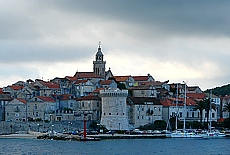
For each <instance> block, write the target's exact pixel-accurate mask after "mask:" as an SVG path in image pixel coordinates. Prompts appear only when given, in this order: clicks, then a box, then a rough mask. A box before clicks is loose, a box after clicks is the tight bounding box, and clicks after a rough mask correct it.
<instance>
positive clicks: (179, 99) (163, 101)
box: [161, 98, 197, 107]
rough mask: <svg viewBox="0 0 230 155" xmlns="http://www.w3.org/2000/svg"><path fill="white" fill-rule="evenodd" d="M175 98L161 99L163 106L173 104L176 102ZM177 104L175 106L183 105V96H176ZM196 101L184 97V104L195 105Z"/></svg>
mask: <svg viewBox="0 0 230 155" xmlns="http://www.w3.org/2000/svg"><path fill="white" fill-rule="evenodd" d="M176 100H177V99H176V98H167V99H163V100H161V103H162V104H163V106H166V107H168V106H175V102H176ZM178 102H179V103H178V104H177V106H184V99H183V98H178ZM196 105H197V104H196V102H195V101H194V100H193V99H191V98H187V99H186V106H196Z"/></svg>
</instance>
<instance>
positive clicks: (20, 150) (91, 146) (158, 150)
mask: <svg viewBox="0 0 230 155" xmlns="http://www.w3.org/2000/svg"><path fill="white" fill-rule="evenodd" d="M0 148H1V149H0V154H1V155H11V154H13V155H33V154H34V155H78V154H79V155H85V154H94V155H105V154H106V155H120V154H121V155H123V154H124V155H130V154H131V155H132V154H133V155H142V154H144V155H145V154H146V155H152V154H156V155H174V154H177V155H199V154H201V155H230V139H228V138H226V139H134V140H129V139H125V140H124V139H123V140H103V141H99V142H78V141H51V140H36V139H0Z"/></svg>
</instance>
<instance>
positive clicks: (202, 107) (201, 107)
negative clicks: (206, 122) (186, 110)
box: [194, 100, 207, 124]
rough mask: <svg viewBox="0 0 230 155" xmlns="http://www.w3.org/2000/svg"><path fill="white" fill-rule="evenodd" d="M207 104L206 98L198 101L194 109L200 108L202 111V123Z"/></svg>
mask: <svg viewBox="0 0 230 155" xmlns="http://www.w3.org/2000/svg"><path fill="white" fill-rule="evenodd" d="M206 107H207V105H206V102H205V101H204V100H201V101H199V102H198V103H197V105H196V107H195V108H194V110H199V111H200V123H201V124H202V118H203V110H204V109H206Z"/></svg>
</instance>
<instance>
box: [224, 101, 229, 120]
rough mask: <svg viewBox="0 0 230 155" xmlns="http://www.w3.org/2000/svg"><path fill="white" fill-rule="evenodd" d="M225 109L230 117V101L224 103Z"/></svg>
mask: <svg viewBox="0 0 230 155" xmlns="http://www.w3.org/2000/svg"><path fill="white" fill-rule="evenodd" d="M224 111H228V113H229V114H228V117H229V118H230V103H226V104H225V105H224Z"/></svg>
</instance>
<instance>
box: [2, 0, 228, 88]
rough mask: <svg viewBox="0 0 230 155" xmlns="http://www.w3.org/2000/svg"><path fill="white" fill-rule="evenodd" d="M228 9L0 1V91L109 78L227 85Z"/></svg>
mask: <svg viewBox="0 0 230 155" xmlns="http://www.w3.org/2000/svg"><path fill="white" fill-rule="evenodd" d="M229 7H230V1H227V0H222V1H216V0H203V1H198V0H193V1H188V0H173V1H172V0H162V1H161V0H145V1H141V0H113V1H112V0H96V1H95V0H84V1H82V0H49V1H47V0H39V1H38V0H20V1H17V0H7V1H0V66H1V67H0V87H5V86H7V85H11V84H13V83H16V82H17V81H26V80H27V79H32V80H35V79H43V80H50V79H53V78H55V77H65V76H73V75H74V74H75V72H76V71H78V72H92V71H93V61H94V60H95V54H96V52H97V48H98V42H99V41H101V48H102V52H103V54H104V60H105V61H106V70H108V69H109V68H111V71H112V72H113V74H114V75H116V76H118V75H119V76H122V75H132V76H145V75H147V74H151V75H152V76H153V77H154V79H155V80H156V81H162V82H163V81H166V80H169V83H177V82H181V83H182V81H186V82H187V85H188V86H199V87H200V88H201V89H202V90H206V89H209V88H214V87H217V86H222V85H226V84H228V83H229V78H230V59H229V58H230V16H229V14H230V9H229Z"/></svg>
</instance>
